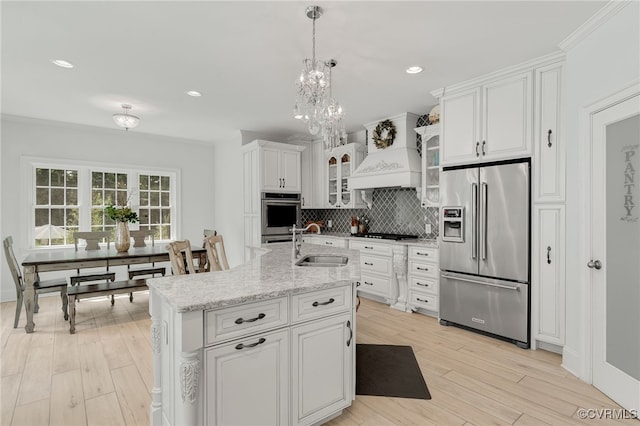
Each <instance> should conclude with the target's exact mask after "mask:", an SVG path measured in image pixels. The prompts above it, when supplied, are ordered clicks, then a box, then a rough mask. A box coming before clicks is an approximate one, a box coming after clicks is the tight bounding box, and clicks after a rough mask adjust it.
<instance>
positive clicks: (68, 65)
mask: <svg viewBox="0 0 640 426" xmlns="http://www.w3.org/2000/svg"><path fill="white" fill-rule="evenodd" d="M51 62H52V63H53V64H54V65H57V66H59V67H61V68H73V64H72V63H71V62H67V61H65V60H63V59H52V60H51Z"/></svg>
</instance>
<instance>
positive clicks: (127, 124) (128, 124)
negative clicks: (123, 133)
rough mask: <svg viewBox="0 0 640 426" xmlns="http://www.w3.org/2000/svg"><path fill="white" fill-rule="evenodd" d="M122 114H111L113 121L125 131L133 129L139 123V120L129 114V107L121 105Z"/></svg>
mask: <svg viewBox="0 0 640 426" xmlns="http://www.w3.org/2000/svg"><path fill="white" fill-rule="evenodd" d="M122 109H123V110H124V114H113V121H115V122H116V124H117V125H118V126H120V127H124V129H125V130H129V129H133V128H134V127H136V126H137V125H138V124H139V123H140V119H139V118H138V117H136V116H135V115H131V114H129V110H130V109H131V105H127V104H122Z"/></svg>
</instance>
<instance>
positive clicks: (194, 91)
mask: <svg viewBox="0 0 640 426" xmlns="http://www.w3.org/2000/svg"><path fill="white" fill-rule="evenodd" d="M187 95H189V96H193V97H194V98H197V97H199V96H202V93H200V92H198V91H197V90H189V91H188V92H187Z"/></svg>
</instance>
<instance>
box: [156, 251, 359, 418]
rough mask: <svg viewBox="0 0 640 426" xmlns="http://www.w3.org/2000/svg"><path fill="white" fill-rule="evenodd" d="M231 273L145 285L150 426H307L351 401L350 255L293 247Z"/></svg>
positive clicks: (354, 275)
mask: <svg viewBox="0 0 640 426" xmlns="http://www.w3.org/2000/svg"><path fill="white" fill-rule="evenodd" d="M254 252H255V253H257V254H258V257H256V258H254V259H252V260H250V261H248V262H246V263H244V264H242V265H240V266H238V267H236V268H233V269H231V270H228V271H221V272H210V273H202V274H194V275H181V276H172V277H164V278H157V279H151V280H149V288H150V304H149V305H150V314H151V317H152V326H151V338H152V349H153V357H154V359H153V368H154V371H153V373H154V387H153V390H152V403H151V423H152V424H154V425H196V424H198V425H200V424H207V425H224V424H270V425H287V424H294V425H299V424H300V425H307V424H316V423H319V422H323V421H326V420H328V419H330V418H333V417H335V416H337V415H339V414H340V413H341V411H342V410H343V409H344V408H346V407H348V406H349V405H351V402H352V401H353V398H354V397H355V376H354V375H355V303H354V299H355V294H356V290H355V286H356V282H357V281H358V280H359V279H360V260H359V252H358V251H356V250H349V249H340V248H335V247H322V246H318V245H313V244H303V245H302V250H301V257H304V256H306V255H326V254H331V255H339V256H344V257H346V258H348V261H347V263H346V265H343V266H298V265H295V264H294V262H293V261H292V255H291V243H276V244H269V245H266V246H264V247H262V248H260V249H257V250H254Z"/></svg>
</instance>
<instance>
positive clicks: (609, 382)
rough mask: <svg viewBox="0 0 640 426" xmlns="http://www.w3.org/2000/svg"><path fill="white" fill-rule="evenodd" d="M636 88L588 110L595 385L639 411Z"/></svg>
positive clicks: (639, 109)
mask: <svg viewBox="0 0 640 426" xmlns="http://www.w3.org/2000/svg"><path fill="white" fill-rule="evenodd" d="M638 92H640V90H639V89H638V86H637V85H636V86H634V88H633V89H631V90H630V91H626V92H624V94H623V96H622V98H621V99H620V100H619V101H617V102H616V103H612V104H610V105H609V106H607V107H606V108H605V109H602V110H600V111H598V112H596V113H594V114H592V115H591V259H585V260H584V263H585V267H588V268H590V277H591V305H592V306H591V315H592V316H591V321H592V324H593V327H592V337H591V343H592V347H591V354H592V380H593V385H594V386H596V387H597V388H599V389H600V390H602V391H603V392H604V393H605V394H607V395H608V396H610V397H611V398H612V399H613V400H615V401H616V402H617V403H618V404H620V405H621V406H622V407H624V408H626V409H627V410H630V411H632V412H633V410H635V412H636V413H637V412H638V410H640V308H639V307H640V220H639V219H638V218H639V217H640V94H639V93H638Z"/></svg>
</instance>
